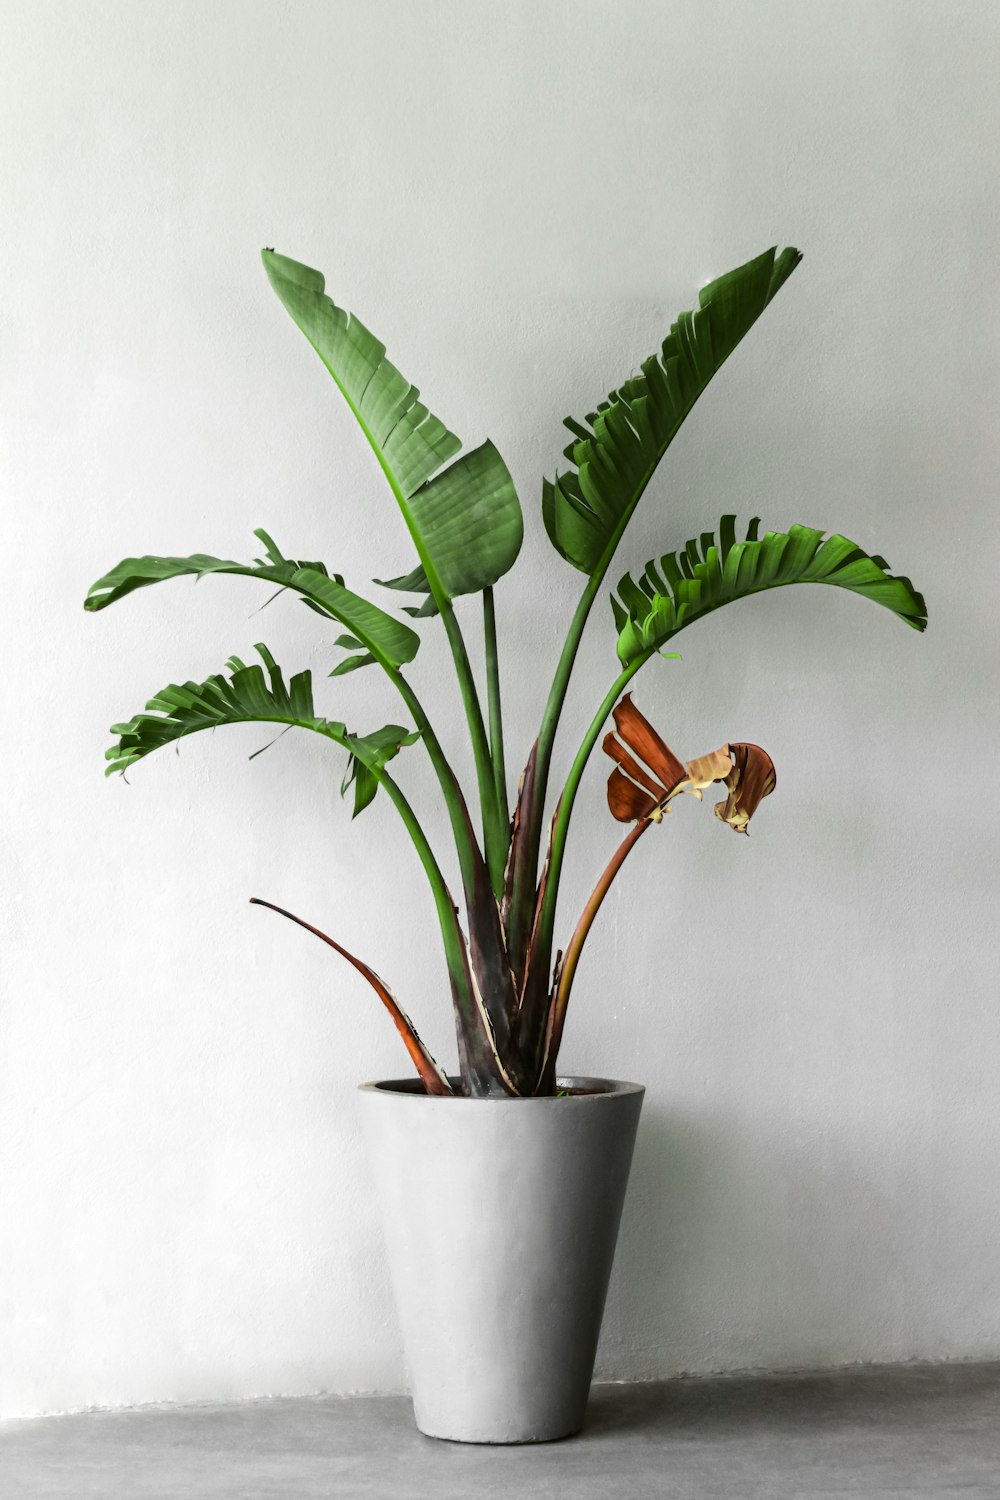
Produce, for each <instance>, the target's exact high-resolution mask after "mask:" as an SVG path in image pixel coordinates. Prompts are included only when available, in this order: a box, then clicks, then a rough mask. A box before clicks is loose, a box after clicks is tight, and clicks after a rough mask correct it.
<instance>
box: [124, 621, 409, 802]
mask: <svg viewBox="0 0 1000 1500" xmlns="http://www.w3.org/2000/svg"><path fill="white" fill-rule="evenodd" d="M256 649H257V651H258V652H259V654H260V657H261V660H262V661H263V663H264V667H265V668H266V669H267V676H266V677H265V675H264V671H263V670H262V669H261V668H260V667H259V666H257V665H256V663H255V664H254V665H253V666H247V665H246V664H245V663H244V662H242V661H241V660H240V659H239V657H238V656H233V657H230V659H229V661H228V662H227V663H226V665H227V668H228V670H229V673H230V676H229V677H226V676H225V675H224V674H222V673H218V674H216V675H215V676H214V677H209V678H208V679H207V680H206V681H205V682H185V683H171V684H170V685H169V686H168V687H165V688H163V689H162V691H161V692H159V693H157V695H156V697H155V698H151V699H150V701H149V702H148V703H147V704H146V711H145V712H144V713H141V714H136V715H135V717H134V718H132V719H129V720H128V722H127V723H123V724H113V725H112V726H111V733H112V734H115V735H118V737H119V738H118V743H117V744H115V745H112V746H111V748H110V749H109V750H108V751H107V752H106V756H105V758H106V759H107V760H108V761H109V763H110V764H109V765H108V767H107V771H106V774H107V775H108V776H110V775H111V774H112V773H113V772H115V771H126V770H127V769H128V768H129V766H132V765H134V764H135V763H136V761H138V760H142V759H144V757H145V756H147V755H149V754H151V753H152V751H154V750H160V749H162V748H163V746H164V745H171V744H176V742H177V741H178V740H181V739H183V738H185V736H187V735H189V734H197V733H198V732H199V731H200V730H202V729H218V728H219V727H220V726H221V725H224V724H284V725H287V726H289V727H292V726H297V727H299V728H301V729H311V730H313V731H314V732H315V733H317V734H322V735H325V736H326V738H327V739H329V740H332V741H333V742H334V744H337V745H340V746H341V747H342V748H343V749H344V750H346V751H347V752H348V754H349V755H350V757H351V762H350V764H351V766H357V767H360V768H362V770H363V771H364V777H363V778H362V782H361V785H360V787H359V789H358V792H357V793H356V797H359V798H361V800H362V806H367V804H368V802H370V801H371V798H372V797H373V796H374V795H375V792H374V790H373V789H372V788H371V787H370V786H369V782H368V780H367V778H368V777H370V778H371V782H372V785H373V787H375V788H377V785H378V782H377V778H376V776H375V773H376V772H377V771H380V770H381V769H382V767H383V766H384V765H385V764H386V762H387V761H388V760H390V759H391V758H392V756H393V755H395V754H396V753H397V752H398V751H399V749H400V748H401V747H402V746H403V745H406V744H409V743H411V741H412V740H414V739H416V738H417V736H416V734H410V733H408V732H407V731H406V730H402V729H399V728H397V727H396V726H395V725H389V726H387V727H386V728H385V729H382V730H376V731H375V732H374V733H373V734H370V735H354V734H349V733H348V731H347V728H346V726H345V725H344V724H342V723H340V722H339V721H337V720H334V719H324V718H321V717H320V716H319V715H318V714H317V713H316V711H315V708H314V706H313V696H312V676H311V673H309V672H299V673H297V674H296V676H294V677H293V678H292V679H291V680H290V682H289V683H288V684H287V686H286V684H285V680H284V678H283V677H282V674H281V670H280V668H279V667H278V664H277V662H276V661H275V660H274V657H273V656H272V655H271V653H270V651H268V649H267V647H266V646H264V645H261V644H258V646H257V648H256ZM360 810H361V809H360V807H358V805H357V801H356V804H355V813H357V812H359V811H360Z"/></svg>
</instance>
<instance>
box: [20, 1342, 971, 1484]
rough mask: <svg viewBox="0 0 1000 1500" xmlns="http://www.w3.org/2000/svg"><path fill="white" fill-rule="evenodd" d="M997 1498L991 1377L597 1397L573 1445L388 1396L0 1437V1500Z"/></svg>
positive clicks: (940, 1373)
mask: <svg viewBox="0 0 1000 1500" xmlns="http://www.w3.org/2000/svg"><path fill="white" fill-rule="evenodd" d="M847 1495H850V1496H857V1495H863V1496H866V1497H870V1500H903V1497H906V1500H911V1497H914V1496H918V1497H930V1496H933V1497H935V1500H936V1497H939V1496H961V1497H962V1500H968V1497H970V1496H984V1497H985V1496H989V1497H990V1500H998V1497H1000V1365H998V1364H992V1365H972V1364H960V1365H907V1366H894V1367H882V1368H874V1367H864V1368H857V1369H853V1370H837V1371H827V1372H824V1373H821V1374H813V1375H768V1376H762V1375H756V1376H727V1377H723V1378H720V1379H712V1380H671V1381H664V1382H658V1383H656V1384H651V1385H631V1386H608V1385H606V1386H597V1387H595V1389H594V1392H593V1395H592V1398H591V1404H590V1412H589V1417H588V1421H587V1426H586V1428H585V1429H584V1431H583V1433H582V1434H581V1435H580V1436H579V1437H577V1438H570V1439H568V1440H567V1441H565V1442H561V1443H548V1444H544V1445H541V1446H535V1447H524V1448H472V1447H466V1446H463V1445H462V1444H457V1443H440V1442H435V1441H434V1440H433V1439H430V1438H425V1437H421V1435H420V1434H419V1433H418V1432H417V1431H416V1430H415V1428H414V1427H413V1423H412V1417H411V1412H410V1405H409V1402H408V1401H407V1400H405V1399H404V1398H403V1397H397V1396H369V1397H356V1398H350V1399H345V1398H339V1397H330V1398H322V1399H321V1398H309V1399H305V1400H275V1401H252V1402H244V1403H241V1404H238V1405H232V1406H196V1407H144V1408H141V1409H138V1410H134V1411H118V1412H88V1413H84V1414H81V1415H78V1416H67V1417H43V1418H36V1419H34V1420H31V1421H23V1422H9V1423H5V1424H0V1497H2V1500H36V1497H37V1500H41V1497H44V1500H57V1497H58V1500H83V1497H90V1496H100V1497H101V1500H153V1497H156V1500H168V1497H169V1500H221V1497H226V1500H237V1497H238V1500H272V1497H273V1500H310V1497H317V1496H323V1497H330V1500H355V1497H358V1500H360V1497H367V1500H383V1497H384V1500H451V1497H461V1500H489V1497H491V1496H504V1497H511V1500H521V1497H526V1500H549V1497H552V1500H556V1497H558V1500H589V1497H592V1496H594V1497H596V1496H602V1497H605V1496H615V1497H617V1496H622V1497H627V1500H647V1497H648V1500H654V1497H655V1500H671V1497H674V1496H676V1497H683V1500H695V1497H697V1500H716V1497H718V1500H752V1497H758V1496H760V1497H762V1500H763V1497H766V1500H805V1497H808V1496H822V1497H823V1500H835V1497H839V1496H847Z"/></svg>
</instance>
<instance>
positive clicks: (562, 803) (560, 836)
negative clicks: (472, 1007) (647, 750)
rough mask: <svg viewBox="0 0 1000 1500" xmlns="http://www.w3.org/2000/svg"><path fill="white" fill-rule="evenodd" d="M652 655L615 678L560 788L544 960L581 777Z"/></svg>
mask: <svg viewBox="0 0 1000 1500" xmlns="http://www.w3.org/2000/svg"><path fill="white" fill-rule="evenodd" d="M652 654H653V653H652V652H651V651H650V652H648V653H647V654H646V655H645V656H640V657H638V658H637V659H636V660H635V661H633V662H631V663H630V664H629V666H627V667H625V669H624V670H623V671H622V672H621V673H620V674H619V675H618V677H616V678H615V681H614V682H613V683H612V685H611V687H610V688H609V689H608V692H607V694H606V695H605V697H604V701H603V702H602V704H601V706H600V708H599V709H598V710H597V713H596V714H595V716H594V718H593V721H592V722H591V725H590V728H589V729H588V730H587V733H586V734H585V735H584V737H583V743H582V744H581V746H580V748H579V750H578V751H577V752H576V757H575V759H574V761H573V764H572V766H571V767H570V772H569V775H568V777H567V778H566V785H565V787H564V788H563V794H562V797H561V798H560V799H559V806H558V810H557V812H556V817H555V823H554V826H553V829H552V853H551V855H550V857H549V870H548V878H547V880H546V884H545V895H544V898H543V900H542V910H541V918H540V923H539V945H538V952H539V953H540V954H542V955H545V956H546V961H547V955H548V954H549V953H551V951H552V932H553V928H554V926H555V912H556V899H557V897H558V894H559V876H560V873H561V870H562V862H563V857H564V855H565V852H566V838H567V835H568V833H569V821H570V818H571V816H572V813H573V803H574V802H575V801H576V794H577V792H578V791H579V788H580V782H581V780H582V778H583V773H584V771H585V770H586V767H587V761H588V760H589V759H590V753H591V751H592V750H593V748H594V746H595V745H596V744H597V741H598V739H599V738H600V735H601V730H602V729H603V728H604V725H605V724H606V722H607V719H608V715H609V714H610V713H611V710H612V709H613V708H614V706H615V704H616V703H617V702H618V699H619V698H620V697H621V694H622V692H623V691H624V690H625V688H626V687H627V686H628V684H629V683H630V682H631V680H632V678H633V677H634V676H635V674H636V672H638V670H639V668H640V667H642V666H645V664H646V662H647V661H648V660H649V657H650V656H652Z"/></svg>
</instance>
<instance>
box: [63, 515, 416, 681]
mask: <svg viewBox="0 0 1000 1500" xmlns="http://www.w3.org/2000/svg"><path fill="white" fill-rule="evenodd" d="M254 535H255V536H258V537H259V538H260V539H261V541H262V542H263V543H264V545H265V547H266V549H267V561H266V562H263V561H260V560H258V561H256V562H254V563H238V562H231V561H229V560H228V559H226V558H220V557H207V556H206V555H205V554H204V553H200V552H198V553H195V554H194V555H193V556H192V557H127V558H125V560H124V562H120V563H119V564H118V566H117V567H116V568H112V570H111V572H110V573H105V575H104V577H103V578H99V579H98V580H97V582H96V583H95V584H93V585H92V586H91V588H90V591H89V593H88V594H87V598H86V600H85V601H84V606H83V607H84V609H88V610H99V609H105V608H106V607H107V606H108V605H109V604H114V603H115V601H116V600H118V599H123V598H124V597H125V596H126V595H127V594H131V593H133V592H134V591H135V590H136V589H142V588H148V587H149V586H150V585H151V584H154V583H163V582H164V581H165V580H166V579H168V578H180V577H183V576H184V575H186V574H194V576H195V577H196V578H203V577H205V576H206V575H208V574H210V573H235V574H238V575H240V576H242V577H244V578H261V579H263V580H264V581H265V582H266V583H272V584H274V585H275V586H276V587H277V588H278V589H291V590H292V591H293V592H295V593H297V594H301V595H302V597H303V598H304V599H305V601H306V603H307V604H309V605H311V606H312V608H313V609H315V610H318V611H319V613H320V614H323V615H326V616H327V617H328V618H330V619H332V620H337V621H339V622H340V623H341V624H342V625H346V626H347V628H348V630H349V631H350V632H351V637H352V639H355V640H356V641H357V643H358V645H359V646H360V647H361V648H362V649H363V650H364V651H365V653H367V658H368V659H371V660H376V659H379V660H383V661H385V662H386V663H388V664H389V665H390V666H392V667H400V666H402V665H403V664H404V663H406V662H408V661H412V660H413V658H414V657H415V656H416V654H417V650H418V648H419V646H420V637H419V636H418V635H417V634H416V632H415V631H413V630H411V629H410V627H409V626H408V625H404V624H403V622H402V621H401V620H396V619H394V618H393V616H392V615H389V614H386V612H385V611H384V610H382V609H379V607H378V605H376V604H372V603H370V602H369V601H368V600H367V599H362V598H361V597H360V596H359V595H358V594H353V593H352V592H351V590H350V589H348V588H345V587H344V581H343V579H342V578H341V577H340V575H339V574H334V575H333V576H331V575H330V574H329V573H328V572H327V569H326V567H325V566H324V564H323V563H319V562H292V561H291V560H290V559H288V558H285V557H283V556H282V555H281V553H280V552H279V551H278V548H277V547H276V546H275V544H274V542H273V541H272V540H271V538H270V537H269V536H268V534H267V532H266V531H256V532H255V533H254Z"/></svg>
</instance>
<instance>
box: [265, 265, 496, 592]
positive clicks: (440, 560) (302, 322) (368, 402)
mask: <svg viewBox="0 0 1000 1500" xmlns="http://www.w3.org/2000/svg"><path fill="white" fill-rule="evenodd" d="M262 259H263V262H264V268H265V270H266V271H267V275H268V279H269V280H270V283H271V285H272V287H273V288H274V290H275V292H276V293H277V295H278V297H279V299H280V300H281V302H282V304H283V305H284V307H285V308H286V310H287V311H288V312H289V313H290V315H291V317H292V318H293V319H294V321H295V322H296V323H297V324H298V326H299V328H300V329H301V330H302V332H303V333H304V334H305V336H306V338H307V339H308V340H309V342H310V343H311V344H312V346H313V348H314V349H315V350H316V353H317V354H318V355H319V357H320V359H321V360H322V361H323V363H324V364H325V365H326V368H327V369H328V370H329V372H330V374H331V375H332V376H333V378H334V380H335V381H336V383H337V386H338V387H339V389H340V391H341V394H342V395H343V396H344V398H345V400H346V401H347V404H348V406H349V407H350V408H351V410H352V412H353V413H354V415H355V417H356V418H357V420H358V422H359V424H360V426H361V429H362V431H363V432H364V435H365V437H366V438H367V439H368V442H369V443H370V444H371V447H372V449H373V451H374V453H375V456H376V458H377V459H378V462H379V465H380V466H381V468H382V471H383V473H384V474H385V476H386V478H387V479H388V481H389V483H390V485H391V487H392V490H393V493H394V495H395V497H396V502H397V504H398V505H399V508H400V510H401V512H402V515H403V518H404V520H405V521H406V525H407V528H408V529H409V532H410V535H411V537H412V538H413V542H414V544H415V546H416V549H417V554H418V556H419V559H420V568H421V570H422V579H421V581H420V582H418V584H417V585H416V586H415V589H414V591H415V592H425V591H426V592H428V593H429V594H430V595H431V596H432V598H433V599H434V601H435V604H436V605H437V606H438V607H440V606H441V605H442V604H443V603H445V602H446V601H448V600H450V599H453V598H455V597H456V596H458V595H460V594H472V593H478V592H479V591H480V590H481V589H484V588H488V587H490V586H491V585H492V584H494V583H496V581H497V580H498V579H499V578H502V577H503V575H504V573H506V572H507V571H508V569H509V568H510V567H511V566H512V565H513V563H514V560H515V558H516V557H517V554H518V552H519V551H520V547H521V540H522V536H523V521H522V517H521V507H520V503H519V502H518V498H517V493H516V491H515V489H514V483H513V480H512V479H511V477H510V473H509V472H508V469H507V465H506V464H505V463H504V461H503V459H502V458H501V457H500V454H499V453H498V452H497V450H496V448H495V447H494V446H493V444H492V443H491V442H489V441H487V442H485V443H483V444H482V445H481V446H480V447H478V448H476V449H474V450H473V451H472V452H470V453H467V454H465V455H463V457H461V458H460V459H458V460H457V461H456V462H455V463H452V464H451V465H450V467H448V468H446V469H443V470H442V469H441V466H442V464H444V463H446V462H447V461H448V460H449V459H451V458H454V456H455V454H456V453H458V451H459V449H460V448H461V446H462V445H461V442H460V440H459V439H458V438H457V437H456V436H455V434H454V433H452V432H449V431H448V429H447V427H445V425H444V423H443V422H441V421H440V420H439V419H438V418H437V417H435V416H433V415H432V413H431V412H429V411H428V409H427V407H426V406H424V405H423V403H422V402H421V401H420V399H419V396H420V392H419V391H418V390H417V388H416V387H415V386H412V385H411V384H410V382H409V381H408V380H407V379H406V378H405V377H404V376H403V375H401V374H400V372H399V371H398V370H397V369H396V367H395V365H393V364H391V363H390V361H389V360H388V359H387V358H386V353H385V345H384V344H382V343H380V342H379V340H378V339H376V338H375V336H374V335H373V334H372V333H370V332H369V330H368V329H367V328H366V327H365V326H364V324H363V323H362V322H361V321H360V319H358V318H356V317H355V316H354V314H353V313H348V312H345V311H344V309H343V308H341V307H337V306H336V304H335V303H334V302H333V301H331V299H330V298H329V297H328V296H326V294H325V291H324V287H325V282H324V279H323V276H322V275H321V274H320V272H319V271H314V270H313V269H312V268H311V267H309V266H304V265H301V264H300V263H299V262H298V261H294V260H290V259H289V258H288V257H287V256H284V255H276V254H275V253H274V251H273V250H265V251H264V252H263V255H262ZM439 470H441V472H438V471H439ZM397 583H398V584H399V586H404V585H403V581H402V580H396V581H394V584H397ZM390 586H394V585H390Z"/></svg>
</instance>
